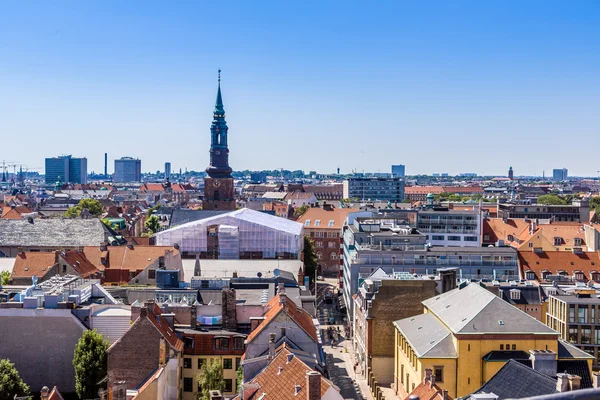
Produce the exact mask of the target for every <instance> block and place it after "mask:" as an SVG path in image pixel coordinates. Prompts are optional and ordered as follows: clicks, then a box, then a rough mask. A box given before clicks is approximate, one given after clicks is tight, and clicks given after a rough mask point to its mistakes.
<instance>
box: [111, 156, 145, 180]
mask: <svg viewBox="0 0 600 400" xmlns="http://www.w3.org/2000/svg"><path fill="white" fill-rule="evenodd" d="M141 181H142V160H140V159H139V158H132V157H121V159H119V160H115V173H114V174H113V182H141Z"/></svg>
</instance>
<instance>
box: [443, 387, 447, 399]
mask: <svg viewBox="0 0 600 400" xmlns="http://www.w3.org/2000/svg"><path fill="white" fill-rule="evenodd" d="M442 398H443V399H444V400H448V390H446V389H442Z"/></svg>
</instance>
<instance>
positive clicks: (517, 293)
mask: <svg viewBox="0 0 600 400" xmlns="http://www.w3.org/2000/svg"><path fill="white" fill-rule="evenodd" d="M520 298H521V291H520V290H517V289H513V290H511V291H510V299H511V300H519V299H520Z"/></svg>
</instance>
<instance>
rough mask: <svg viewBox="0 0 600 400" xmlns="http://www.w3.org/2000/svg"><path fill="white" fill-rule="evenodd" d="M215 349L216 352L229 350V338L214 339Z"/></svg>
mask: <svg viewBox="0 0 600 400" xmlns="http://www.w3.org/2000/svg"><path fill="white" fill-rule="evenodd" d="M215 349H216V350H228V349H229V338H215Z"/></svg>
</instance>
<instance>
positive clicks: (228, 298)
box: [221, 288, 237, 331]
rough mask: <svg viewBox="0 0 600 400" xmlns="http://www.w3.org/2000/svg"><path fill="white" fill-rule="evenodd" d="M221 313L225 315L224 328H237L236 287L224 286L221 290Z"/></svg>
mask: <svg viewBox="0 0 600 400" xmlns="http://www.w3.org/2000/svg"><path fill="white" fill-rule="evenodd" d="M221 314H222V315H223V329H225V330H228V331H235V330H237V307H236V296H235V289H227V288H224V289H223V290H222V291H221Z"/></svg>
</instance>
